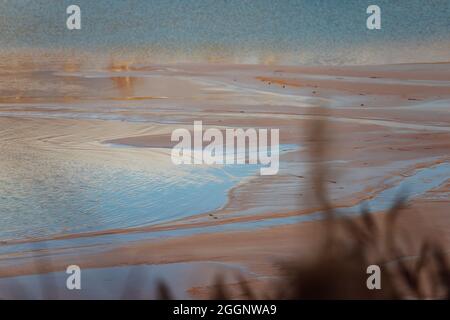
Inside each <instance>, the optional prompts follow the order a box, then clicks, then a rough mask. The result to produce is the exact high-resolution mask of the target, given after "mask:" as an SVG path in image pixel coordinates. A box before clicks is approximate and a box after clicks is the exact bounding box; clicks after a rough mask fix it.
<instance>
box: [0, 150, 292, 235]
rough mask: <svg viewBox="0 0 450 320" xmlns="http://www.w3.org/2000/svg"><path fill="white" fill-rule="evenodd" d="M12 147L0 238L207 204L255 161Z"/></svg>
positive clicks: (94, 226) (113, 223)
mask: <svg viewBox="0 0 450 320" xmlns="http://www.w3.org/2000/svg"><path fill="white" fill-rule="evenodd" d="M295 147H296V146H294V145H282V146H280V151H281V152H288V151H290V150H294V148H295ZM14 150H15V149H13V150H5V152H4V153H3V154H2V155H0V165H1V166H2V171H1V172H0V240H8V239H24V238H39V237H47V236H53V235H60V234H72V233H80V232H90V231H100V230H109V229H116V228H117V229H122V228H130V227H137V226H144V225H152V224H156V223H161V222H167V221H170V220H173V219H180V218H183V217H187V216H191V215H194V214H200V213H205V212H209V211H213V210H216V209H219V208H220V207H221V206H223V205H225V204H226V202H227V200H228V190H229V189H231V188H232V187H234V186H236V185H237V184H238V183H239V182H241V181H242V180H243V179H246V178H247V177H250V176H252V175H255V174H259V169H260V167H261V166H260V165H256V164H255V165H250V164H244V165H225V166H206V165H205V166H203V165H201V166H195V165H191V166H189V165H185V166H183V168H180V169H179V170H175V168H173V169H174V170H170V169H168V170H165V171H163V170H156V171H152V170H150V171H149V170H135V169H133V170H132V169H128V168H127V166H124V167H119V168H117V167H109V166H108V165H107V164H105V166H99V165H89V164H87V163H84V162H82V163H80V162H78V161H76V160H73V161H61V160H58V159H57V158H55V157H54V156H53V154H51V153H48V154H47V153H43V152H38V153H34V150H26V151H22V152H23V153H21V154H20V155H19V154H15V152H17V151H14ZM11 159H13V160H12V161H11ZM168 161H170V159H169V160H168Z"/></svg>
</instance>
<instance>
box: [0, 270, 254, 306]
mask: <svg viewBox="0 0 450 320" xmlns="http://www.w3.org/2000/svg"><path fill="white" fill-rule="evenodd" d="M217 274H220V275H222V276H223V277H224V279H223V281H225V283H233V282H235V281H236V274H241V275H250V274H251V273H250V272H249V271H248V270H246V269H245V268H243V267H241V266H239V265H235V264H225V263H217V262H191V263H171V264H164V265H137V266H121V267H109V268H96V269H83V270H82V281H81V290H67V287H66V280H67V274H66V273H65V272H51V273H46V274H34V275H24V276H18V277H6V278H0V299H33V300H34V299H123V298H124V295H125V297H126V298H127V299H157V298H158V293H159V288H158V287H159V286H158V284H159V283H160V281H163V282H164V283H165V284H166V285H167V286H168V287H169V288H170V290H171V292H172V294H173V295H174V297H175V298H177V299H190V298H192V297H191V296H190V295H189V293H188V290H189V289H191V288H192V287H202V286H207V285H210V284H211V283H214V280H215V277H216V276H217Z"/></svg>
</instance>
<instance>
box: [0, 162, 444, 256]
mask: <svg viewBox="0 0 450 320" xmlns="http://www.w3.org/2000/svg"><path fill="white" fill-rule="evenodd" d="M448 179H450V163H448V162H444V163H441V164H438V165H435V166H432V167H428V168H423V169H418V170H417V171H416V172H414V174H412V175H411V176H409V177H405V178H402V179H400V178H392V179H390V180H388V181H386V182H387V183H392V184H393V185H392V186H391V187H389V188H387V189H385V190H384V191H382V192H380V193H378V194H377V195H376V196H375V197H373V198H372V199H370V200H366V201H363V202H361V203H359V204H357V205H355V206H352V207H348V208H342V209H337V210H336V211H335V214H337V215H338V216H349V215H359V214H361V213H362V208H368V209H369V210H370V212H373V213H377V212H383V211H386V210H388V209H389V208H391V206H392V205H393V204H394V203H395V202H396V200H397V199H398V198H399V197H402V196H403V197H407V198H408V199H409V200H411V199H414V198H415V197H418V196H422V195H424V194H425V193H426V192H428V191H430V190H432V189H434V188H437V187H439V186H440V185H442V184H443V183H445V182H446V181H447V180H448ZM424 214H426V213H424ZM324 217H325V215H324V213H323V212H314V213H311V214H304V215H299V216H289V217H283V218H266V219H263V220H257V221H248V222H230V223H226V224H220V225H212V226H206V227H194V228H189V227H186V228H179V229H174V230H163V231H155V232H136V233H128V234H120V235H104V236H98V237H89V238H75V239H70V240H54V241H46V242H36V243H32V244H28V243H24V244H15V245H3V246H0V252H1V253H2V254H4V253H10V252H24V251H27V250H37V249H43V248H49V247H50V248H53V249H55V248H59V249H61V250H62V251H61V254H69V255H70V254H73V255H76V254H79V253H80V251H83V252H98V251H99V250H109V249H110V245H114V244H119V243H123V242H124V241H139V240H149V239H161V238H169V237H178V236H189V235H194V234H201V233H215V232H224V231H244V230H252V229H258V228H269V227H274V226H279V225H288V224H294V223H302V222H309V221H316V220H321V219H324ZM52 254H55V252H52ZM26 258H27V257H26V256H24V257H23V259H26ZM19 259H22V258H19ZM17 260H18V259H10V260H8V259H5V258H3V259H2V263H3V264H5V263H9V262H11V263H15V262H17Z"/></svg>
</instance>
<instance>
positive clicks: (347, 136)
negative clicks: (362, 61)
mask: <svg viewBox="0 0 450 320" xmlns="http://www.w3.org/2000/svg"><path fill="white" fill-rule="evenodd" d="M105 65H106V66H105V67H102V68H100V67H99V68H96V69H92V68H91V67H86V66H84V65H83V63H82V62H79V61H75V62H74V61H64V59H61V61H59V62H53V63H49V62H42V63H36V64H30V65H26V64H22V65H20V66H19V65H18V64H16V63H10V64H7V63H4V64H2V65H1V66H0V89H1V92H2V94H1V96H0V142H1V143H0V167H1V168H2V170H1V172H0V182H1V185H0V199H1V201H2V217H1V226H0V241H1V246H0V277H1V279H0V296H3V292H7V291H8V290H7V289H6V288H8V286H11V284H10V283H8V282H7V281H6V280H7V279H9V280H11V279H19V278H20V277H23V276H30V275H36V274H48V273H50V272H56V273H58V272H59V273H64V271H65V268H66V267H67V266H68V265H71V264H76V265H79V266H80V267H81V268H82V269H83V270H91V269H92V270H94V269H99V270H101V269H107V268H116V267H122V268H130V267H131V266H135V265H151V266H154V265H158V268H161V269H160V270H162V271H158V272H161V274H164V270H165V269H164V266H165V267H166V268H168V269H167V270H169V269H170V271H168V272H169V274H173V277H174V278H177V277H181V275H182V273H183V272H185V270H186V269H185V268H187V267H186V265H187V266H188V268H189V270H196V268H197V269H198V270H200V271H196V273H195V272H194V271H193V272H194V273H195V274H197V275H198V274H201V273H203V272H205V271H204V269H207V270H209V271H208V272H206V273H208V277H207V278H208V279H206V280H205V279H204V278H203V279H202V277H200V276H196V277H193V278H195V279H196V280H195V281H194V280H193V281H187V282H184V284H183V285H180V288H177V290H174V291H175V293H178V294H179V295H182V296H183V297H185V296H187V297H189V298H204V297H207V296H208V295H209V294H210V291H211V286H210V285H209V284H208V282H209V281H210V280H211V279H210V278H211V277H212V275H211V274H212V273H214V272H215V271H216V265H215V264H216V263H218V264H220V268H218V271H217V272H222V271H223V270H222V268H224V269H227V270H228V269H230V270H232V271H231V272H234V273H235V269H237V270H238V271H239V272H241V273H242V274H243V275H244V277H245V278H246V279H247V280H248V281H250V282H251V283H252V284H254V285H255V286H264V284H265V283H267V282H270V281H273V280H276V279H277V277H278V274H279V268H278V265H277V263H278V262H279V261H283V260H287V259H290V258H292V257H296V258H298V257H303V256H307V255H308V254H310V253H311V252H313V251H314V250H315V247H316V246H317V245H318V244H319V243H320V242H321V234H322V233H321V231H320V230H322V228H323V227H324V226H323V221H322V220H323V219H322V218H321V216H320V212H321V211H322V210H323V209H324V208H323V206H322V205H321V203H320V201H317V199H316V198H315V196H314V194H315V191H316V190H314V188H315V184H314V179H315V177H314V174H313V171H312V168H313V167H314V165H315V164H316V161H317V159H315V158H314V157H313V156H311V155H312V154H313V153H314V148H315V146H316V145H317V144H318V143H319V142H320V143H326V146H327V149H326V152H325V153H324V154H323V157H322V159H321V160H320V161H321V162H323V164H324V165H325V166H326V167H327V168H328V171H327V173H326V177H325V181H326V182H327V186H326V187H327V190H328V191H329V198H330V200H331V203H332V205H333V207H334V208H339V210H342V211H347V212H352V213H353V212H355V213H356V212H357V211H358V210H359V208H360V206H361V204H362V203H364V204H367V205H369V206H370V207H371V208H372V212H373V213H372V214H374V215H376V217H377V219H378V217H382V216H383V215H384V213H385V211H387V209H388V208H389V205H390V204H391V202H392V199H394V198H395V196H396V195H398V193H399V192H404V193H406V194H407V195H409V196H410V202H409V203H408V207H407V208H406V209H405V214H404V215H403V216H402V219H401V221H400V225H401V228H404V229H405V230H407V232H408V233H410V234H414V235H415V237H414V238H413V239H412V244H411V246H410V248H408V250H407V254H408V256H411V257H414V256H416V255H417V254H418V250H420V248H419V247H418V243H417V244H416V245H415V239H416V240H417V242H419V239H420V237H419V235H420V234H423V235H424V236H427V235H430V234H431V235H433V236H437V235H439V239H440V241H442V243H443V244H444V246H445V247H446V248H447V249H448V251H449V252H450V247H449V241H450V218H449V216H448V208H449V194H450V167H449V163H450V152H449V151H450V112H449V111H450V109H449V108H450V63H430V64H398V65H380V66H354V67H351V66H348V67H300V66H295V67H291V66H289V67H288V66H286V67H283V66H268V65H231V64H223V65H221V64H167V65H140V64H137V63H129V62H126V61H119V62H117V61H111V62H108V63H106V64H105ZM196 120H201V121H203V125H204V126H205V127H207V128H208V127H211V128H213V127H214V128H219V129H220V130H224V129H226V128H237V127H242V128H249V127H253V128H277V129H279V130H280V145H281V146H282V152H281V153H280V171H279V173H278V174H277V175H274V176H260V175H258V174H257V170H256V169H255V167H246V166H243V167H231V168H229V167H221V166H215V167H208V166H206V165H200V166H183V165H181V166H175V165H174V164H173V163H172V162H171V159H170V151H171V147H172V146H173V145H174V143H173V142H171V141H170V136H171V133H172V131H173V130H174V129H176V128H180V127H181V128H188V129H190V128H191V127H192V124H193V122H194V121H196ZM317 122H320V123H324V124H326V128H327V132H328V133H330V134H328V135H326V136H325V137H324V138H323V140H322V141H318V140H317V137H316V136H314V125H315V124H316V123H317ZM283 148H284V149H283ZM283 150H284V151H283ZM402 183H403V184H402ZM400 185H401V187H399V186H400ZM424 215H426V216H424ZM355 219H357V218H355ZM322 231H323V230H322ZM177 264H184V265H183V266H182V267H179V268H178V267H177ZM158 272H156V274H159V273H158ZM13 277H16V278H13ZM92 277H93V278H94V279H95V276H92ZM142 277H143V276H142ZM155 277H156V276H155ZM143 278H145V277H143ZM5 279H6V280H5ZM3 280H5V281H3ZM102 281H103V282H102ZM152 281H153V280H152ZM238 281H239V280H238V278H236V280H233V279H230V280H228V281H227V283H228V286H229V288H230V289H232V288H233V284H234V283H237V282H238ZM23 283H24V286H26V285H27V283H33V282H32V281H28V282H27V281H23ZM172 284H173V285H174V286H176V284H174V283H172ZM99 285H105V286H107V285H108V284H107V280H99ZM49 286H50V287H54V286H56V285H55V284H49ZM114 288H115V289H117V288H116V287H114ZM18 294H19V295H20V293H18ZM96 294H97V295H98V296H100V297H102V294H104V293H101V292H96ZM235 294H236V296H239V293H237V292H236V293H235ZM153 296H154V295H153V294H152V295H150V297H153ZM144 297H146V296H144Z"/></svg>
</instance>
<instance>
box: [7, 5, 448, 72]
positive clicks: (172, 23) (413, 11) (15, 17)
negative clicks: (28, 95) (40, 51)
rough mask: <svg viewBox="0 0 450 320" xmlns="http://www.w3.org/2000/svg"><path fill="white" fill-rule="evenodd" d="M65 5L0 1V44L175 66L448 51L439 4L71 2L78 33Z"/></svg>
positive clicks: (393, 57)
mask: <svg viewBox="0 0 450 320" xmlns="http://www.w3.org/2000/svg"><path fill="white" fill-rule="evenodd" d="M69 4H73V3H71V2H68V1H56V0H52V1H49V0H34V1H24V0H16V1H2V2H0V29H1V30H2V36H1V37H0V46H1V47H2V48H3V49H7V48H15V47H26V48H28V47H32V48H33V47H37V48H47V47H50V48H68V49H71V48H79V49H84V50H88V49H91V48H93V49H96V48H101V49H112V50H116V51H119V52H120V51H125V50H130V49H131V50H133V49H135V50H139V49H141V50H142V51H144V52H148V55H149V56H150V57H151V58H153V59H157V58H158V57H156V58H155V55H154V52H152V49H155V48H160V50H161V51H163V53H166V55H175V56H176V57H175V58H176V60H178V61H189V60H192V59H193V57H194V56H195V53H196V52H197V51H206V52H208V50H211V51H213V52H214V53H216V54H217V53H219V54H222V55H225V56H226V55H227V53H228V54H231V55H233V53H235V54H236V55H249V56H251V57H253V56H256V57H258V56H264V55H270V54H271V53H274V52H275V53H278V52H280V51H281V52H290V53H292V54H293V56H294V57H295V58H294V59H293V62H294V63H295V62H297V63H313V64H314V63H326V64H330V63H332V64H339V63H357V62H359V63H367V64H371V63H389V62H391V63H392V62H402V61H403V62H404V61H410V60H411V59H410V56H411V55H413V54H414V53H415V52H401V53H396V52H395V50H393V47H394V48H395V47H401V46H403V45H404V44H409V45H413V48H418V49H423V48H424V47H425V48H426V49H428V50H426V51H425V52H429V54H426V55H425V56H423V57H421V58H422V59H420V61H421V62H428V61H434V60H436V59H441V60H444V58H445V57H447V58H448V50H447V53H443V55H445V56H444V57H442V56H440V55H438V56H434V55H433V51H432V50H431V48H430V46H429V43H435V44H439V46H441V47H442V51H443V52H445V48H446V47H445V46H446V45H447V44H448V43H449V40H450V38H449V34H450V33H449V23H448V17H449V13H450V5H449V3H448V0H434V1H433V2H432V4H430V3H428V2H426V1H423V0H396V1H391V0H377V1H376V3H374V2H372V1H369V0H346V1H339V2H337V1H335V0H258V1H252V0H226V1H225V0H197V1H184V0H152V1H148V0H134V1H110V0H96V1H91V0H78V1H76V4H77V5H79V6H80V7H81V11H82V30H81V31H80V32H73V31H71V30H68V29H67V28H66V26H65V20H66V18H67V15H66V14H65V12H66V8H67V6H68V5H69ZM371 4H376V5H378V6H380V7H381V12H382V29H381V30H379V31H372V30H368V29H367V27H366V19H367V17H368V15H367V14H366V9H367V7H368V6H369V5H371ZM371 53H373V54H371ZM406 53H407V54H406ZM385 57H386V59H389V60H387V61H386V60H383V58H385ZM447 60H448V59H447ZM250 61H252V60H250Z"/></svg>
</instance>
